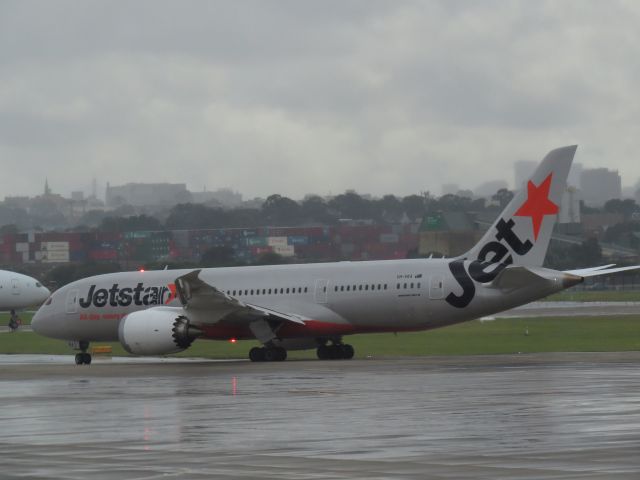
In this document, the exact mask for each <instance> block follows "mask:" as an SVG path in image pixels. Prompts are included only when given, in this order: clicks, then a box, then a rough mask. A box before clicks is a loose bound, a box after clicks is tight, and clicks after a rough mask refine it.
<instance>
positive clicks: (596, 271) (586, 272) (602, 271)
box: [564, 263, 640, 278]
mask: <svg viewBox="0 0 640 480" xmlns="http://www.w3.org/2000/svg"><path fill="white" fill-rule="evenodd" d="M614 265H615V263H613V264H611V265H603V266H602V267H592V268H582V269H578V270H567V271H565V272H564V273H569V274H571V275H578V276H579V277H585V278H586V277H597V276H598V275H607V274H609V273H618V272H626V271H627V270H638V269H640V265H633V266H631V267H617V268H609V267H613V266H614Z"/></svg>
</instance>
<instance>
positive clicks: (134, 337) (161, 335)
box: [118, 308, 201, 355]
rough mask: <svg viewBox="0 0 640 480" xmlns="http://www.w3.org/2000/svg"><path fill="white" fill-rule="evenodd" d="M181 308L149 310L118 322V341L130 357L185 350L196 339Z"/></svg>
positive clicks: (194, 330)
mask: <svg viewBox="0 0 640 480" xmlns="http://www.w3.org/2000/svg"><path fill="white" fill-rule="evenodd" d="M200 334H201V332H200V330H199V329H198V328H197V327H194V326H192V325H191V324H190V322H189V319H188V318H187V317H186V316H185V315H184V311H183V310H182V309H175V308H172V309H166V308H149V309H147V310H140V311H138V312H133V313H130V314H129V315H127V316H126V317H124V318H123V319H122V320H120V325H119V327H118V339H119V340H120V343H121V344H122V346H123V347H124V348H125V350H126V351H127V352H129V353H132V354H134V355H167V354H169V353H176V352H181V351H183V350H186V349H187V348H189V346H191V344H192V343H193V341H194V340H195V339H196V338H198V337H199V336H200Z"/></svg>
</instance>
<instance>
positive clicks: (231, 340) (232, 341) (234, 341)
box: [229, 338, 238, 343]
mask: <svg viewBox="0 0 640 480" xmlns="http://www.w3.org/2000/svg"><path fill="white" fill-rule="evenodd" d="M229 341H230V342H231V343H236V342H237V341H238V340H237V339H235V338H230V339H229Z"/></svg>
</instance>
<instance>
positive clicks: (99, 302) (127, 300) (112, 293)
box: [80, 283, 176, 308]
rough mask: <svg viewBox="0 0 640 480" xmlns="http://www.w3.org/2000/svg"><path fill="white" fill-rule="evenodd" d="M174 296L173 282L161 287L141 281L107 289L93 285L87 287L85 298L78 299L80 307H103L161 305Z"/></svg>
mask: <svg viewBox="0 0 640 480" xmlns="http://www.w3.org/2000/svg"><path fill="white" fill-rule="evenodd" d="M175 297H176V287H175V285H174V284H170V285H167V286H161V287H145V286H144V284H143V283H138V285H136V286H135V287H134V288H131V287H123V288H120V287H119V286H118V284H117V283H114V284H113V286H112V287H111V288H109V289H106V288H99V289H97V290H96V286H95V285H91V287H89V293H88V294H87V298H81V299H80V306H81V307H82V308H89V307H91V306H94V307H105V306H107V305H109V306H111V307H128V306H129V305H132V304H133V305H162V304H167V303H170V302H171V301H172V300H173V299H174V298H175Z"/></svg>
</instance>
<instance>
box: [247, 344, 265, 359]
mask: <svg viewBox="0 0 640 480" xmlns="http://www.w3.org/2000/svg"><path fill="white" fill-rule="evenodd" d="M249 360H251V361H252V362H264V348H260V347H253V348H252V349H251V350H249Z"/></svg>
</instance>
